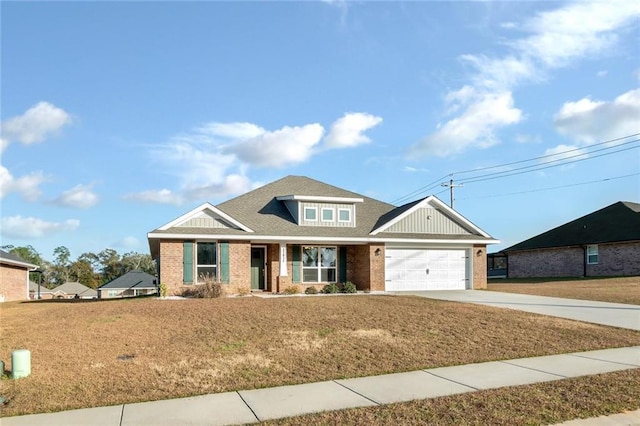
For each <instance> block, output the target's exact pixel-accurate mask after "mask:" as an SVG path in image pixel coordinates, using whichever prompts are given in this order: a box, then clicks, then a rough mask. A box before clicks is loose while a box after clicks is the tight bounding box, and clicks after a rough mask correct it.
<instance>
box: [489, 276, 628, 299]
mask: <svg viewBox="0 0 640 426" xmlns="http://www.w3.org/2000/svg"><path fill="white" fill-rule="evenodd" d="M488 290H491V291H504V292H507V293H522V294H535V295H538V296H551V297H566V298H569V299H582V300H599V301H602V302H613V303H628V304H631V305H640V277H619V278H570V279H569V278H565V279H554V278H546V279H545V278H529V279H504V280H503V279H495V280H489V285H488Z"/></svg>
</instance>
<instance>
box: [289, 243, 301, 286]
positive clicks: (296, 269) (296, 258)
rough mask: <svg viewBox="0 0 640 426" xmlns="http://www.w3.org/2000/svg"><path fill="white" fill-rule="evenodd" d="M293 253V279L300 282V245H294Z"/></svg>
mask: <svg viewBox="0 0 640 426" xmlns="http://www.w3.org/2000/svg"><path fill="white" fill-rule="evenodd" d="M291 249H292V253H291V280H292V281H293V282H294V283H299V282H300V265H301V262H300V246H299V245H294V246H293V247H292V248H291Z"/></svg>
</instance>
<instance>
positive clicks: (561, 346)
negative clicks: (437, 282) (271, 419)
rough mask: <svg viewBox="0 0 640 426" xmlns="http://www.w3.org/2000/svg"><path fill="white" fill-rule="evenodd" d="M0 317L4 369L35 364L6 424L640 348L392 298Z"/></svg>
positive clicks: (147, 304)
mask: <svg viewBox="0 0 640 426" xmlns="http://www.w3.org/2000/svg"><path fill="white" fill-rule="evenodd" d="M0 316H1V317H2V330H1V333H0V359H2V360H3V361H5V363H7V364H9V360H10V358H11V351H13V350H15V349H29V350H30V351H31V357H32V367H31V371H32V374H31V376H29V377H27V378H24V379H20V380H11V379H6V378H5V379H3V380H2V381H0V396H2V397H4V398H5V400H6V401H7V403H6V405H5V406H4V407H3V408H2V415H3V416H8V415H17V414H27V413H38V412H50V411H60V410H68V409H74V408H83V407H94V406H104V405H113V404H122V403H132V402H139V401H148V400H158V399H167V398H178V397H185V396H192V395H200V394H206V393H214V392H224V391H232V390H240V389H252V388H260V387H271V386H279V385H287V384H296V383H308V382H316V381H322V380H330V379H337V378H348V377H359V376H367V375H374V374H383V373H392V372H401V371H410V370H416V369H424V368H432V367H440V366H447V365H457V364H468V363H475V362H484V361H492V360H499V359H511V358H521V357H528V356H539V355H549V354H557V353H566V352H574V351H586V350H593V349H602V348H610V347H622V346H632V345H640V333H638V332H634V331H631V330H622V329H616V328H611V327H605V326H598V325H594V324H587V323H581V322H577V321H571V320H564V319H559V318H550V317H545V316H541V315H536V314H529V313H524V312H517V311H513V310H507V309H499V308H492V307H486V306H477V305H471V304H459V303H450V302H443V301H437V300H430V299H426V298H418V297H403V296H389V295H361V296H358V297H350V296H335V297H292V298H291V297H289V298H268V299H262V298H256V297H241V298H222V299H183V300H160V299H155V298H145V299H130V300H109V301H93V302H91V301H89V302H82V301H79V302H73V301H70V302H69V303H51V302H46V301H38V302H29V303H4V304H1V305H0ZM516 336H517V338H516ZM7 367H9V365H8V366H7Z"/></svg>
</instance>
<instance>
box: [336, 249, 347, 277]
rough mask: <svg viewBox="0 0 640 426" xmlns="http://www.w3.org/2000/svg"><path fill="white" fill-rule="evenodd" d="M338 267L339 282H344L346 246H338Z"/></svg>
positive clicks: (345, 275)
mask: <svg viewBox="0 0 640 426" xmlns="http://www.w3.org/2000/svg"><path fill="white" fill-rule="evenodd" d="M338 258H339V260H338V262H339V263H338V268H340V269H339V271H340V272H339V274H340V282H341V283H346V282H347V248H346V247H339V248H338Z"/></svg>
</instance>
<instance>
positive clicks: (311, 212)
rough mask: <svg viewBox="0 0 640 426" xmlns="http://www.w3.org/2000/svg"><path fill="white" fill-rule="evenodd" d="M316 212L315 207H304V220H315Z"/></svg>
mask: <svg viewBox="0 0 640 426" xmlns="http://www.w3.org/2000/svg"><path fill="white" fill-rule="evenodd" d="M316 214H317V212H316V209H315V208H309V207H305V209H304V220H316V219H317V216H316Z"/></svg>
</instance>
